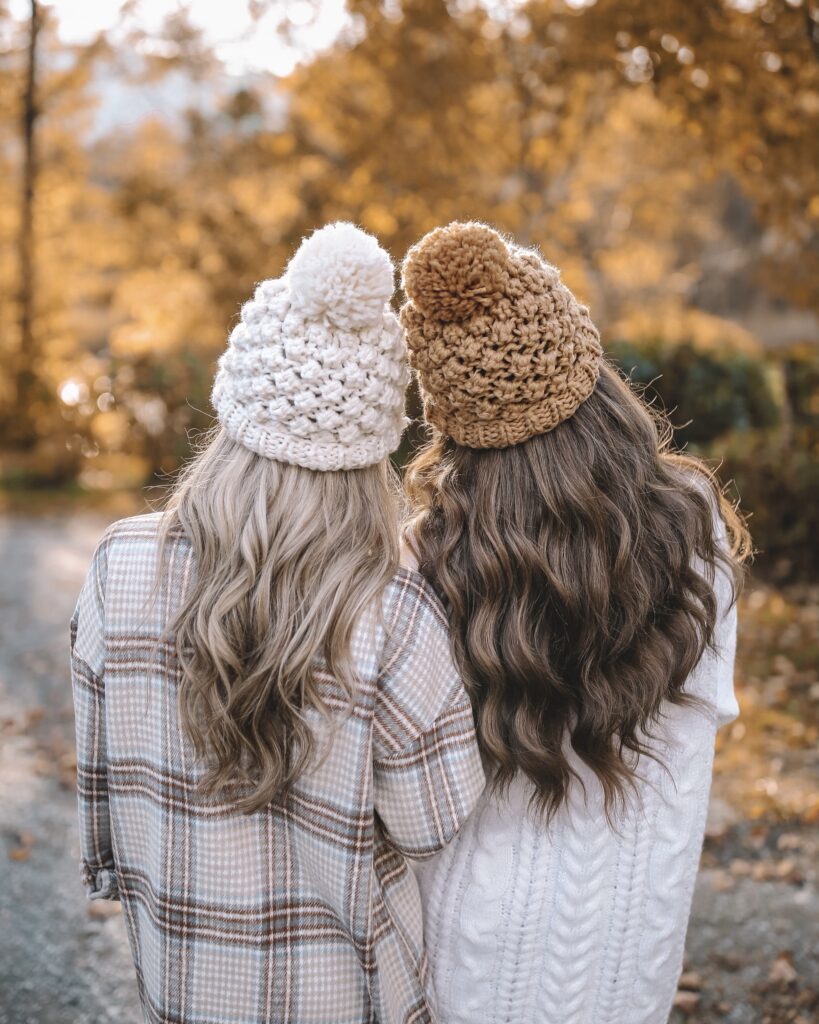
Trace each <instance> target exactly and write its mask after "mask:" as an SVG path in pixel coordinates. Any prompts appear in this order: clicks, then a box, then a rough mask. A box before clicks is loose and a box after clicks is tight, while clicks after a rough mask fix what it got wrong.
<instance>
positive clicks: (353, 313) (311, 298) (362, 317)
mask: <svg viewBox="0 0 819 1024" xmlns="http://www.w3.org/2000/svg"><path fill="white" fill-rule="evenodd" d="M287 278H288V280H289V282H290V287H291V289H292V293H293V298H294V299H295V301H296V303H297V304H298V306H299V307H300V311H301V312H302V313H303V314H304V315H305V316H306V317H308V318H314V317H320V316H326V317H327V318H328V320H330V321H332V322H333V323H334V324H336V326H338V327H342V328H350V329H358V328H361V327H366V326H368V325H369V324H377V323H380V321H381V317H382V315H383V313H384V303H385V302H388V301H389V299H390V297H391V296H392V293H393V291H394V289H395V283H394V279H393V268H392V261H391V260H390V257H389V255H388V253H386V252H385V251H384V250H383V249H382V248H381V246H380V245H379V244H378V242H377V241H376V240H375V239H374V238H373V236H372V235H368V234H367V232H366V231H362V230H361V229H360V228H357V227H356V226H355V225H354V224H348V223H346V222H344V221H338V222H337V223H335V224H328V225H327V226H326V227H323V228H321V230H319V231H316V232H315V233H314V234H312V235H310V237H309V238H306V239H305V240H304V241H303V242H302V243H301V245H300V246H299V249H298V251H297V252H296V254H295V255H294V256H293V259H292V260H291V261H290V265H289V267H288V268H287Z"/></svg>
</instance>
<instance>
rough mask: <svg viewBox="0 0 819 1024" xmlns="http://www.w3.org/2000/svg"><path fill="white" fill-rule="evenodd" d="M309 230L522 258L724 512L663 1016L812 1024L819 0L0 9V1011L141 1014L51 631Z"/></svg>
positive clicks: (398, 250)
mask: <svg viewBox="0 0 819 1024" xmlns="http://www.w3.org/2000/svg"><path fill="white" fill-rule="evenodd" d="M337 218H344V219H349V220H353V221H356V222H358V223H359V224H361V225H362V226H363V227H364V228H366V229H368V230H369V231H371V232H373V233H375V234H377V235H378V237H379V238H380V240H381V241H382V243H383V244H384V245H386V246H387V247H388V248H389V249H390V250H391V252H392V254H393V256H394V257H395V259H396V260H397V261H398V260H400V259H401V257H402V255H403V253H404V252H405V250H406V248H407V246H408V245H410V244H411V243H412V242H414V241H415V240H417V238H418V237H419V236H420V235H421V234H423V233H424V232H426V231H427V230H429V229H430V228H432V227H434V226H435V225H437V224H440V223H445V222H447V221H449V220H451V219H453V218H459V219H467V218H479V219H483V220H487V221H489V222H491V223H492V224H494V225H495V226H497V227H499V228H500V229H502V230H505V231H508V232H510V233H511V234H513V235H514V236H515V238H516V239H517V240H518V241H520V242H522V243H524V244H534V245H537V246H539V247H540V249H541V250H542V252H543V253H544V255H545V256H546V257H547V258H548V259H549V260H551V261H552V262H554V263H556V264H557V265H559V266H560V267H561V269H562V272H563V276H564V278H565V280H566V281H567V282H568V283H569V285H570V286H571V287H572V288H573V289H574V290H575V292H576V293H577V294H578V295H579V296H581V297H582V298H583V300H584V301H586V302H588V303H589V304H590V306H591V308H592V313H593V315H594V317H595V320H596V322H597V323H598V324H599V326H600V327H601V330H602V333H603V336H604V339H605V343H606V347H607V349H608V351H609V353H610V355H611V356H612V358H614V359H615V360H616V361H617V362H618V363H619V364H620V365H621V367H623V369H625V370H626V371H627V372H629V373H631V375H632V377H633V378H634V379H635V380H636V381H638V382H639V383H641V384H645V385H646V387H647V392H646V393H647V395H648V397H649V398H650V399H652V400H653V401H656V402H658V403H660V404H661V405H662V406H663V407H664V408H666V409H667V410H668V411H669V413H670V414H671V417H672V420H673V423H674V425H675V428H676V442H677V443H678V444H679V445H680V446H685V447H687V449H688V450H689V451H691V452H694V453H696V454H699V455H701V456H703V457H704V458H707V459H708V460H709V462H710V463H711V464H712V465H713V466H715V467H719V472H720V475H721V477H722V479H723V481H724V482H725V483H726V484H727V485H728V487H729V493H730V494H731V495H732V497H733V498H734V499H739V500H740V501H741V504H742V507H743V508H744V509H745V510H746V512H747V513H748V515H749V524H750V527H751V530H752V533H753V535H754V539H755V543H756V546H757V548H758V556H757V559H756V563H755V566H754V570H753V575H752V579H751V582H750V585H749V588H748V590H747V592H746V595H745V596H744V597H743V599H742V604H741V609H740V611H741V634H740V649H739V665H738V678H737V685H738V689H739V696H740V702H741V705H742V711H743V714H742V717H741V719H740V720H739V721H738V722H737V723H736V724H735V725H734V726H733V727H731V728H730V729H729V730H728V731H727V733H725V734H724V735H722V736H721V737H720V740H719V747H718V751H717V761H716V775H715V783H714V795H713V800H712V812H711V818H710V820H709V828H708V838H707V841H706V846H705V851H704V856H703V870H702V872H701V876H700V881H699V884H698V889H697V893H696V895H695V909H694V916H693V919H692V925H691V929H690V932H689V939H688V953H687V956H688V964H687V969H686V973H685V974H684V976H683V979H682V982H681V989H680V993H679V995H678V1006H677V1009H676V1010H675V1019H678V1020H680V1021H682V1020H687V1021H690V1022H693V1024H696V1022H697V1021H723V1020H724V1021H729V1022H735V1024H737V1022H739V1024H742V1022H746V1021H747V1022H752V1021H753V1022H763V1024H766V1022H767V1024H779V1022H796V1024H810V1022H812V1021H816V1020H819V895H818V894H817V864H819V783H818V782H817V780H818V779H819V753H817V750H818V749H819V743H818V742H817V741H818V740H819V667H818V666H819V545H818V544H817V540H816V538H817V533H818V532H819V0H762V2H759V0H697V2H692V0H655V2H654V3H646V2H645V0H597V2H595V0H529V2H525V0H451V2H449V3H445V2H443V0H346V2H345V0H234V2H232V3H230V4H216V3H214V2H212V0H189V2H187V3H182V2H174V0H141V2H140V0H127V2H124V3H123V2H117V0H83V2H82V3H77V2H71V0H51V2H49V3H45V2H41V0H0V359H1V360H2V368H3V372H2V374H0V569H1V570H2V572H1V573H0V611H2V618H0V642H1V643H2V650H1V651H0V743H2V752H0V843H2V848H1V849H0V856H3V857H5V858H7V864H6V865H4V867H3V869H2V871H0V936H2V937H0V1022H3V1024H6V1022H8V1024H11V1022H13V1024H21V1022H28V1021H32V1022H37V1024H80V1022H86V1021H87V1022H89V1024H91V1022H93V1024H105V1022H107V1021H109V1020H110V1021H111V1022H114V1021H116V1022H117V1024H136V1022H137V1021H138V1020H139V1015H138V1012H137V1009H136V1000H135V991H134V984H133V979H132V971H131V967H130V958H129V954H128V951H127V946H126V942H125V939H124V932H123V929H122V922H121V919H120V917H119V916H118V914H117V909H116V907H113V908H112V907H110V906H108V905H106V906H101V905H100V904H93V905H90V906H88V907H86V905H85V904H84V903H83V899H82V894H81V893H80V891H79V877H78V873H77V871H76V868H75V861H76V856H77V853H76V841H75V836H74V805H73V771H74V762H73V745H72V738H71V736H72V729H71V702H70V692H69V691H70V683H69V679H68V673H67V664H66V658H65V653H66V651H65V648H66V644H67V626H66V624H67V620H68V617H69V615H70V613H71V610H72V607H73V601H74V599H75V597H76V593H77V591H78V589H79V586H80V583H81V580H82V577H83V574H84V571H85V568H86V565H87V561H88V559H89V557H90V554H91V551H92V550H93V547H94V545H95V543H96V540H97V538H98V536H99V533H100V532H101V530H102V529H103V527H104V526H105V524H106V522H108V521H110V520H111V519H112V518H114V517H117V516H120V515H123V514H130V513H132V512H138V511H140V510H142V509H144V508H145V500H146V494H150V493H153V492H150V491H146V487H150V486H157V487H158V488H159V492H161V487H162V485H163V484H164V483H165V482H166V481H167V478H168V474H170V473H172V472H173V471H174V469H175V468H176V467H178V466H179V464H180V462H181V461H182V460H183V459H184V458H185V456H186V454H187V452H188V450H189V444H190V436H191V432H192V431H196V430H197V429H199V428H201V427H203V426H206V425H208V423H209V422H210V407H209V400H208V393H209V388H210V383H211V378H212V371H213V363H214V359H215V357H216V356H218V354H219V353H220V352H221V350H222V348H223V347H224V345H225V342H226V338H227V334H228V332H229V330H230V327H231V326H232V324H233V323H234V322H235V319H236V316H237V312H238V309H239V306H240V304H241V302H242V301H244V299H246V298H247V297H248V296H249V295H250V293H251V292H252V289H253V286H254V284H255V282H257V281H258V280H260V279H262V278H265V277H271V276H275V275H278V274H279V273H280V271H281V270H282V268H283V266H284V263H285V261H286V258H287V256H288V255H289V254H290V253H291V252H292V251H293V249H294V247H295V246H296V245H297V244H298V242H299V240H300V239H301V237H302V236H303V234H304V233H306V232H308V231H309V230H311V229H312V228H314V227H317V226H320V225H321V224H323V223H324V222H326V221H328V220H333V219H337ZM410 401H411V403H412V405H413V409H414V410H415V411H417V405H416V403H415V399H414V398H413V397H412V396H411V398H410ZM417 437H418V432H417V430H415V431H410V433H409V435H408V438H407V441H406V442H405V445H404V447H403V449H402V451H401V452H400V453H399V456H398V460H399V462H400V461H402V460H403V459H404V458H405V457H406V454H407V452H408V451H409V450H410V449H411V446H412V445H413V444H414V443H415V442H416V441H417ZM159 492H157V493H159ZM658 1024H660V1022H658Z"/></svg>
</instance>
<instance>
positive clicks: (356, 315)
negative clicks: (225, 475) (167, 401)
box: [212, 222, 408, 470]
mask: <svg viewBox="0 0 819 1024" xmlns="http://www.w3.org/2000/svg"><path fill="white" fill-rule="evenodd" d="M393 290H394V280H393V267H392V263H391V261H390V257H389V255H388V254H387V253H386V252H385V251H384V250H383V249H382V248H381V246H380V245H379V244H378V242H377V241H376V240H375V239H374V238H373V237H372V235H368V234H367V233H366V232H364V231H361V230H360V229H359V228H357V227H355V225H353V224H347V223H344V222H339V223H336V224H328V225H327V226H326V227H324V228H321V230H319V231H316V232H315V233H314V234H313V235H311V236H310V237H309V238H306V239H305V240H304V241H303V242H302V243H301V246H300V247H299V249H298V250H297V252H296V254H295V255H294V256H293V258H292V259H291V260H290V263H289V265H288V267H287V270H286V271H285V273H284V274H283V275H282V276H281V277H280V278H277V279H275V280H268V281H262V283H261V284H260V285H258V287H257V288H256V292H255V294H254V296H253V298H252V299H251V300H250V302H247V303H245V305H244V306H243V307H242V313H241V321H240V322H239V323H238V324H237V325H236V327H235V328H234V329H233V331H232V333H231V335H230V341H229V344H228V348H227V350H226V351H225V352H224V354H223V355H222V357H221V359H220V360H219V370H218V372H217V374H216V381H215V383H214V386H213V395H212V400H213V405H214V408H215V409H216V415H217V416H218V418H219V422H220V423H221V424H222V426H223V427H224V429H225V430H226V431H227V433H228V434H229V435H230V436H231V437H232V438H233V440H234V441H237V442H238V443H239V444H242V445H244V446H245V447H246V448H249V449H250V450H251V451H254V452H256V453H257V454H259V455H263V456H265V458H268V459H277V460H279V461H280V462H289V463H293V464H294V465H297V466H304V467H305V468H307V469H319V470H336V469H358V468H360V467H362V466H371V465H373V464H374V463H376V462H380V461H381V459H383V458H384V457H385V456H386V455H389V453H390V452H392V451H394V450H395V449H396V448H397V447H398V443H399V441H400V440H401V433H402V431H403V429H404V426H405V425H406V420H405V418H404V391H405V388H406V385H407V373H408V371H407V366H406V348H405V345H404V336H403V331H402V329H401V326H400V324H399V323H398V318H397V317H396V316H395V314H394V313H393V312H392V311H391V309H390V307H389V305H388V303H389V300H390V298H391V296H392V293H393Z"/></svg>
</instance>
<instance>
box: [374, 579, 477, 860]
mask: <svg viewBox="0 0 819 1024" xmlns="http://www.w3.org/2000/svg"><path fill="white" fill-rule="evenodd" d="M401 581H402V582H401V584H400V591H399V593H398V594H397V597H396V600H395V602H394V604H393V607H392V614H391V616H390V618H391V620H392V621H391V622H389V623H388V641H387V643H386V645H385V651H384V657H383V664H382V669H381V673H380V677H379V687H378V697H377V702H376V708H375V720H374V760H373V785H374V801H375V810H376V813H377V815H378V817H379V820H380V823H381V826H382V828H383V830H384V833H385V836H386V838H387V840H388V841H389V842H390V843H391V844H392V845H393V846H395V847H396V848H397V849H398V850H400V851H401V853H403V854H404V855H405V856H406V857H410V858H414V859H420V858H424V857H428V856H431V855H432V854H434V853H436V852H437V851H438V850H440V849H442V848H443V847H444V846H445V845H446V843H448V842H449V841H450V840H451V839H452V838H453V837H454V836H455V834H456V833H457V832H458V830H459V829H460V827H461V826H462V825H463V823H464V821H465V820H466V818H467V816H468V815H469V813H470V811H471V810H472V808H473V807H474V806H475V804H476V803H477V800H478V797H479V796H480V794H481V793H482V791H483V788H484V785H485V776H484V772H483V767H482V764H481V759H480V755H479V753H478V746H477V741H476V738H475V728H474V722H473V718H472V707H471V705H470V703H469V699H468V698H467V695H466V693H465V691H464V688H463V684H462V682H461V679H460V677H459V675H458V673H457V671H456V669H455V666H454V664H453V662H452V656H451V654H450V650H449V636H448V631H447V625H446V620H445V617H444V613H443V609H442V608H441V607H440V604H439V603H438V601H437V599H436V598H435V596H434V594H432V592H431V591H430V590H429V588H428V585H427V584H426V583H425V582H424V581H423V579H422V578H421V577H420V576H418V575H417V574H416V573H414V572H404V573H402V575H401Z"/></svg>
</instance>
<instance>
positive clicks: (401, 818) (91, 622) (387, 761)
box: [71, 515, 484, 1024]
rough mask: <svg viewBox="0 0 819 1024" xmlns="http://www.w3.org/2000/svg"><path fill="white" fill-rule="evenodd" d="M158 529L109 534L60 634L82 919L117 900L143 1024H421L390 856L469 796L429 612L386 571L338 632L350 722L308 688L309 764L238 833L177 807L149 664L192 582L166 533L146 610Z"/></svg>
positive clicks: (170, 681)
mask: <svg viewBox="0 0 819 1024" xmlns="http://www.w3.org/2000/svg"><path fill="white" fill-rule="evenodd" d="M158 523H159V516H158V515H148V516H141V517H137V518H134V519H127V520H123V521H122V522H120V523H116V524H114V526H113V527H111V528H109V530H108V531H107V533H106V534H105V536H104V537H103V539H102V541H101V542H100V545H99V547H98V549H97V552H96V554H95V556H94V560H93V564H92V566H91V569H90V571H89V574H88V578H87V580H86V583H85V586H84V587H83V590H82V593H81V594H80V598H79V602H78V605H77V610H76V612H75V614H74V617H73V619H72V623H71V656H72V679H73V689H74V705H75V715H76V729H77V763H78V783H77V785H78V794H79V810H80V838H81V854H82V863H81V868H82V874H83V879H84V881H85V884H86V887H87V889H88V892H89V895H90V897H91V899H95V898H103V899H105V898H107V899H120V900H121V901H122V906H123V912H124V918H125V923H126V927H127V931H128V935H129V939H130V942H131V949H132V952H133V956H134V962H135V965H136V970H137V979H138V983H139V990H140V997H141V1000H142V1005H143V1008H144V1013H145V1016H146V1020H147V1021H149V1022H150V1024H159V1022H162V1024H262V1022H265V1024H266V1022H271V1024H279V1022H280V1024H364V1022H372V1021H380V1022H382V1024H399V1022H400V1024H409V1022H417V1024H421V1022H431V1021H434V1020H435V1015H434V1009H433V1006H432V1004H431V1000H430V998H429V994H428V992H427V963H426V957H425V954H424V950H423V943H422V921H421V908H420V900H419V895H418V889H417V885H416V882H415V879H414V877H413V874H412V872H411V871H410V870H409V868H408V865H407V863H406V860H405V858H406V857H410V858H423V857H425V856H427V855H430V854H433V853H435V852H436V851H438V850H440V849H441V848H442V847H443V845H444V844H445V843H447V842H448V841H449V840H450V839H451V838H452V837H453V836H454V835H455V833H456V832H457V831H458V828H459V827H460V825H461V824H462V823H463V821H464V819H465V818H466V816H467V815H468V814H469V812H470V810H471V809H472V807H473V805H474V804H475V802H476V801H477V798H478V796H479V794H480V793H481V791H482V789H483V785H484V775H483V770H482V767H481V763H480V759H479V755H478V752H477V747H476V744H475V737H474V732H473V723H472V713H471V709H470V705H469V702H468V700H467V697H466V695H465V693H464V690H463V687H462V685H461V682H460V679H459V677H458V675H457V673H456V671H455V668H454V666H453V664H452V661H451V658H450V653H449V644H448V637H447V627H446V620H445V616H444V614H443V611H442V609H441V607H440V605H439V604H438V602H437V600H436V598H435V596H434V595H433V594H432V592H431V591H430V590H429V588H428V586H427V584H426V583H425V582H424V581H423V580H422V579H421V577H420V576H418V575H417V574H416V573H414V572H412V571H408V570H403V569H402V570H399V571H398V572H397V573H396V575H395V577H394V579H393V580H392V582H391V583H390V585H389V586H388V587H387V590H386V592H385V594H384V598H383V615H378V614H376V613H375V612H373V613H372V614H370V615H368V616H364V617H363V619H362V622H361V623H360V624H359V626H358V628H357V630H356V632H355V636H354V639H353V644H352V654H353V658H354V662H355V665H356V668H357V672H358V675H359V677H360V680H361V684H360V687H359V689H358V691H357V693H356V697H355V703H354V707H353V709H352V712H351V713H346V714H345V713H344V709H345V708H346V707H347V705H346V703H345V700H344V696H343V694H342V692H341V689H340V687H339V686H338V684H337V683H335V682H334V680H333V679H332V678H330V677H329V676H327V674H326V673H324V674H323V676H321V685H322V686H323V688H324V690H325V695H326V697H327V700H328V704H329V706H330V707H331V708H332V709H335V710H337V712H338V713H337V714H334V719H335V721H334V722H333V725H334V730H333V731H332V736H331V738H330V739H328V741H327V744H325V746H326V748H327V753H326V756H325V757H324V758H323V760H321V759H317V761H316V763H315V764H314V765H313V766H312V767H311V769H310V770H309V771H308V772H307V773H306V774H305V775H304V776H303V777H302V778H301V779H300V780H299V781H298V783H297V784H296V785H295V787H294V788H293V790H292V792H291V793H290V795H289V796H288V798H287V799H286V800H285V801H283V802H273V803H271V804H270V805H268V806H267V807H265V808H264V809H262V810H261V811H259V812H257V813H254V814H250V815H244V814H239V813H237V812H236V811H235V810H234V809H233V808H232V807H231V806H230V804H229V803H224V802H220V801H219V800H217V799H213V798H211V799H205V798H203V797H202V796H201V795H200V794H199V793H198V792H197V786H196V783H197V779H198V778H199V776H200V773H201V769H200V768H199V766H198V765H197V764H196V763H195V759H194V755H193V751H192V748H191V746H190V744H189V743H188V741H187V739H186V737H185V735H184V733H183V731H182V729H181V727H180V723H179V720H178V717H177V711H176V688H177V685H178V681H179V677H180V670H179V664H178V661H177V659H176V656H175V652H174V649H173V645H172V644H169V643H167V642H166V641H163V642H160V643H159V646H158V647H157V643H158V642H159V640H160V638H161V637H162V635H163V633H164V631H165V627H166V625H167V624H168V623H169V622H170V621H171V620H172V617H173V615H174V613H175V611H176V609H177V608H178V607H179V605H180V602H181V601H182V600H183V598H184V595H185V593H186V591H187V589H188V587H189V585H190V581H191V577H192V574H193V573H194V571H195V566H194V564H193V553H192V549H191V546H190V544H189V543H188V541H187V539H186V538H185V536H184V533H183V532H182V531H181V530H180V529H178V528H177V529H176V530H175V531H174V532H173V534H172V536H171V540H170V549H169V558H168V561H167V569H166V571H165V573H164V578H163V579H162V581H161V583H160V585H159V589H158V592H157V593H155V594H154V591H153V588H154V576H155V571H156V564H157V561H156V560H157V549H158V545H157V528H158ZM152 595H153V596H152ZM308 714H309V715H310V716H311V719H312V722H313V725H314V728H315V730H316V732H317V733H318V734H321V730H322V728H324V729H325V731H326V730H327V723H326V721H325V719H323V718H322V717H321V716H320V715H319V714H318V713H316V712H313V711H312V710H311V711H308Z"/></svg>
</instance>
